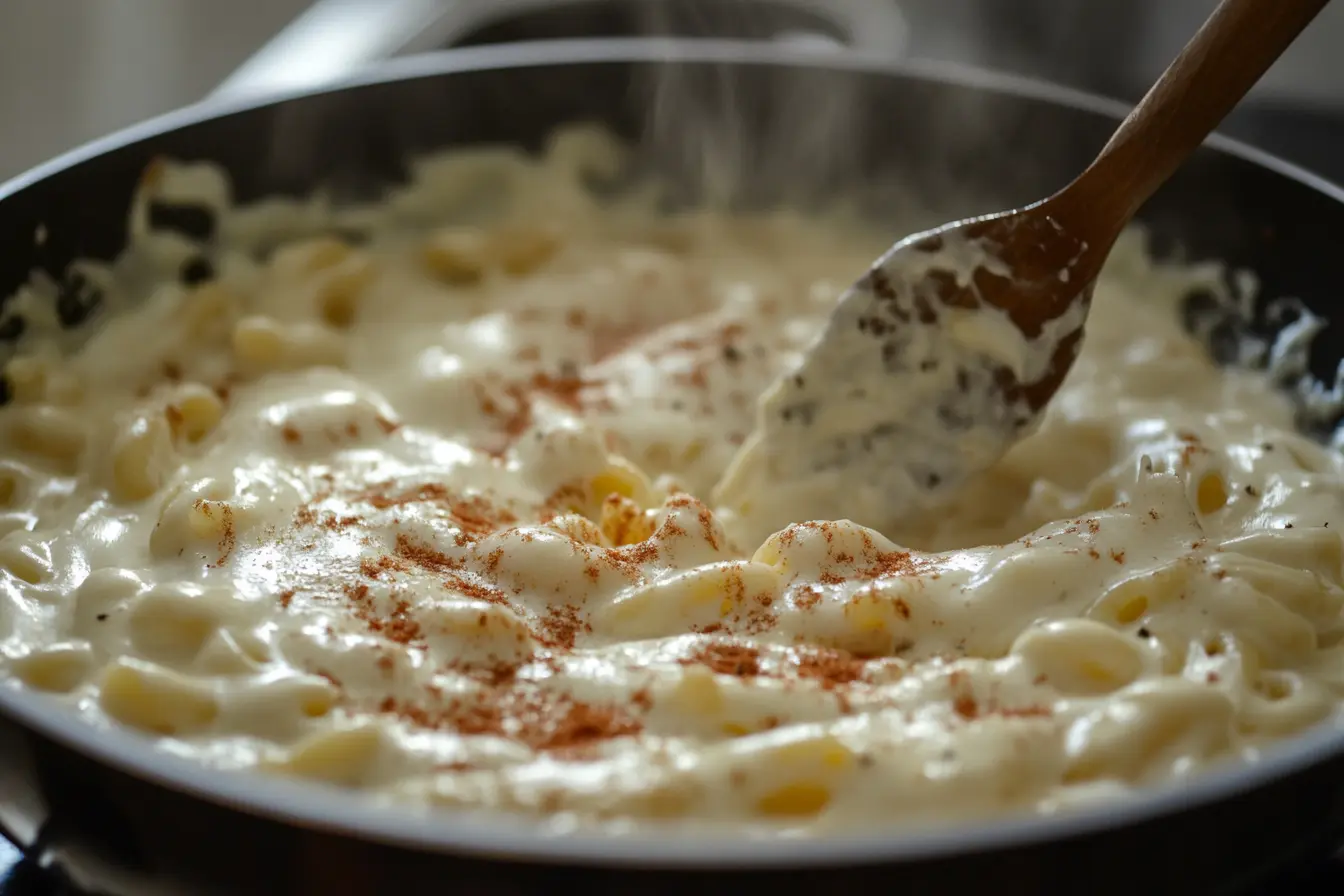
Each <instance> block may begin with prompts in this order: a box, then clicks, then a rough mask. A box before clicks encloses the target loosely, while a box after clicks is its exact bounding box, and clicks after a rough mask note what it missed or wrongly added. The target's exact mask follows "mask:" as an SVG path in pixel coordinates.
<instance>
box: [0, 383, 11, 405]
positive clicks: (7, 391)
mask: <svg viewBox="0 0 1344 896" xmlns="http://www.w3.org/2000/svg"><path fill="white" fill-rule="evenodd" d="M13 397H14V388H13V387H12V386H10V384H9V378H8V377H3V376H0V406H2V405H7V404H9V402H10V400H11V399H12V398H13Z"/></svg>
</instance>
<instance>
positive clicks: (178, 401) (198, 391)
mask: <svg viewBox="0 0 1344 896" xmlns="http://www.w3.org/2000/svg"><path fill="white" fill-rule="evenodd" d="M164 415H165V417H166V418H167V420H168V424H169V426H170V427H171V428H172V433H173V436H174V437H175V438H177V439H180V440H184V441H186V442H199V441H201V439H203V438H205V437H206V436H208V435H209V434H210V433H211V432H213V431H214V429H215V427H216V426H218V425H219V421H220V419H221V418H222V417H223V416H224V403H223V402H222V401H220V399H219V396H218V395H216V394H215V392H214V390H212V389H207V388H206V387H205V386H202V385H201V384H200V383H186V384H184V385H182V386H179V387H178V388H177V389H175V390H174V392H173V395H172V398H171V400H170V402H169V404H168V407H167V408H166V409H165V411H164Z"/></svg>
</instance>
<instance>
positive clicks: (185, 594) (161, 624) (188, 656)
mask: <svg viewBox="0 0 1344 896" xmlns="http://www.w3.org/2000/svg"><path fill="white" fill-rule="evenodd" d="M234 599H235V598H234V596H233V593H232V592H231V591H227V590H224V589H219V588H214V589H210V590H206V589H203V588H200V587H198V586H196V585H191V584H183V585H177V584H161V585H155V586H154V587H152V588H150V589H149V590H148V591H146V592H144V593H143V594H141V595H140V597H139V598H138V599H136V600H135V602H134V603H133V604H132V605H131V608H130V613H129V615H128V617H127V623H126V624H127V631H128V632H129V634H130V638H131V645H132V646H133V647H134V648H135V649H136V650H137V651H139V652H140V653H141V654H142V655H143V656H144V657H145V658H146V659H149V660H153V661H154V662H158V663H164V664H165V665H171V666H183V665H186V664H188V663H190V662H191V661H192V660H193V659H194V658H195V657H196V655H197V654H198V653H200V651H201V648H202V647H204V646H205V643H206V641H207V640H209V639H210V637H211V636H212V635H214V634H215V633H216V631H217V630H218V629H219V627H220V626H221V625H222V624H223V623H224V622H225V620H226V619H228V618H229V617H230V616H231V615H234V614H235V610H234V608H233V607H231V606H230V604H231V603H232V602H233V601H234Z"/></svg>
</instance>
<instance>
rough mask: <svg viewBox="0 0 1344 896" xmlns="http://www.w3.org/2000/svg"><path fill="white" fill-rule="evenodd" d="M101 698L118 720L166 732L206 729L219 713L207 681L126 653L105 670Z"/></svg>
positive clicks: (183, 732) (154, 731)
mask: <svg viewBox="0 0 1344 896" xmlns="http://www.w3.org/2000/svg"><path fill="white" fill-rule="evenodd" d="M98 700H99V704H100V705H101V706H102V708H103V712H105V713H107V714H108V715H109V716H110V717H111V718H113V719H116V720H117V721H118V722H121V723H122V724H125V725H130V726H132V727H134V728H139V729H141V730H143V731H149V732H152V733H155V734H162V735H166V736H175V735H182V734H190V733H193V732H197V731H200V730H203V729H205V728H208V727H209V726H210V725H211V724H213V723H214V721H215V719H216V718H217V717H218V716H219V701H218V699H217V698H216V696H215V693H214V690H213V688H211V687H210V685H209V683H208V682H204V681H199V680H196V679H191V678H188V677H186V676H184V675H179V674H177V673H176V672H172V671H170V670H168V669H165V668H163V667H161V666H155V665H153V664H151V663H145V662H142V661H140V660H133V659H128V658H125V657H123V658H121V659H118V660H115V661H114V662H113V663H112V665H110V666H108V668H107V671H106V672H104V673H103V678H102V682H101V686H100V689H99V695H98Z"/></svg>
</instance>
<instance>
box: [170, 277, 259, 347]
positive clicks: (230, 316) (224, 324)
mask: <svg viewBox="0 0 1344 896" xmlns="http://www.w3.org/2000/svg"><path fill="white" fill-rule="evenodd" d="M242 311H243V297H242V296H241V295H240V294H239V292H238V290H237V288H236V287H234V286H231V285H229V284H227V283H224V282H222V281H220V280H211V281H209V282H208V283H202V284H200V285H199V286H196V287H194V288H193V289H191V290H190V291H189V292H188V293H187V294H186V295H185V296H184V297H183V300H182V304H181V305H180V306H179V307H178V318H179V320H180V321H181V323H182V327H183V330H184V332H185V335H186V336H187V338H189V339H191V340H192V341H194V342H201V343H205V344H207V345H215V344H220V343H223V342H225V341H226V340H228V338H229V334H230V333H232V332H233V327H234V324H235V322H236V321H237V320H238V317H239V316H240V315H241V314H242Z"/></svg>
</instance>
